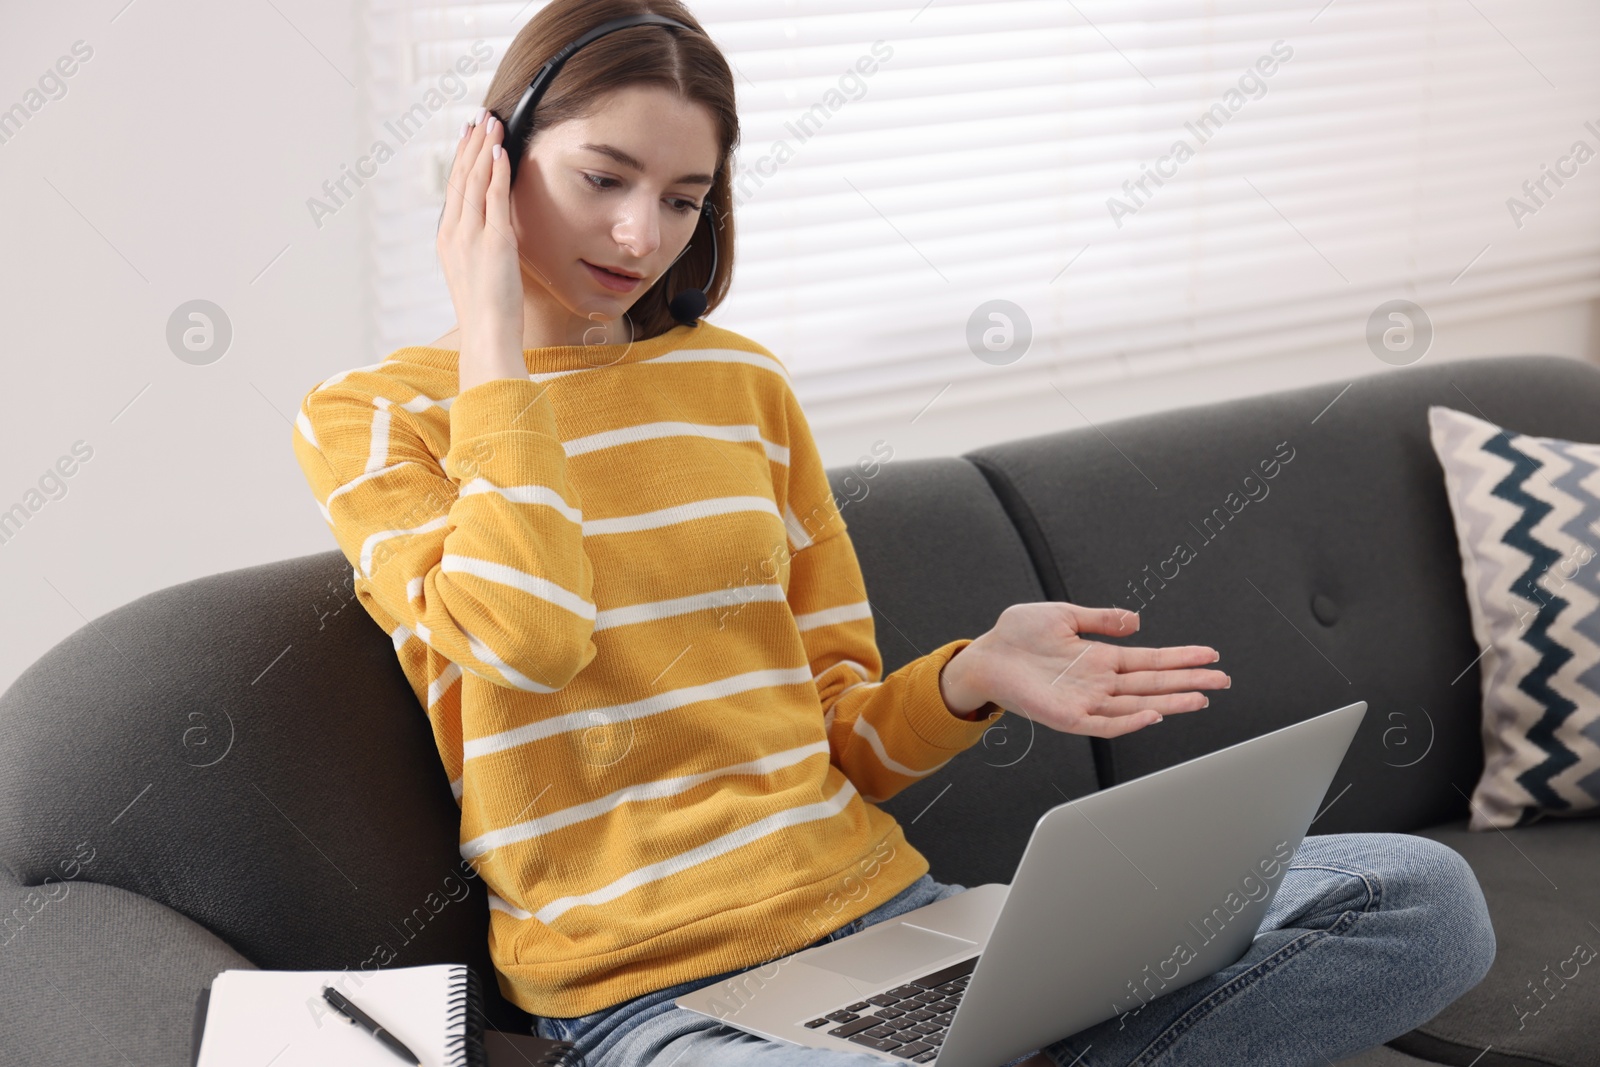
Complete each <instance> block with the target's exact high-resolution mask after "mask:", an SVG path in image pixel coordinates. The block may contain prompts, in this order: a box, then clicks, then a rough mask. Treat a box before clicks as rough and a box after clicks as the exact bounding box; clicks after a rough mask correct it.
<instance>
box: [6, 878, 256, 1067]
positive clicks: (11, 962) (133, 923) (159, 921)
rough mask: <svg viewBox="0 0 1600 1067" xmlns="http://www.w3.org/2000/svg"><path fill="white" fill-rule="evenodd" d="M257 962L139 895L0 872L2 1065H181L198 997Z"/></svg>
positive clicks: (185, 1065)
mask: <svg viewBox="0 0 1600 1067" xmlns="http://www.w3.org/2000/svg"><path fill="white" fill-rule="evenodd" d="M254 966H255V965H254V964H253V963H251V962H250V961H249V960H247V959H245V958H244V957H243V956H241V955H239V954H238V953H237V952H235V951H234V950H233V949H231V948H229V947H228V945H227V944H226V943H225V942H223V941H222V940H221V939H220V938H218V937H216V936H215V935H214V934H212V933H211V932H210V931H208V930H206V929H205V928H204V927H202V926H199V925H198V924H196V923H194V922H192V921H190V920H189V919H187V918H185V917H184V916H182V915H180V914H178V913H177V912H175V911H173V910H172V909H171V908H168V907H166V906H165V905H162V904H157V903H156V902H154V901H152V900H149V899H147V898H145V897H142V896H140V895H139V894H137V893H130V892H128V891H127V890H125V889H117V888H115V887H113V886H106V885H97V884H95V883H93V882H81V881H72V882H52V883H50V884H49V885H45V886H25V885H19V884H18V883H17V882H16V880H15V879H14V878H12V877H11V876H10V875H9V874H6V873H4V872H3V871H0V1019H5V1020H6V1025H5V1026H4V1027H0V1063H29V1064H40V1065H47V1064H74V1065H82V1067H99V1065H102V1064H104V1065H106V1067H127V1065H128V1064H129V1063H137V1064H140V1065H145V1064H150V1065H157V1064H159V1065H164V1067H188V1064H189V1062H190V1057H191V1051H192V1047H193V1041H194V1010H195V999H196V997H197V996H198V994H199V993H200V991H201V990H202V989H204V988H206V987H208V986H209V985H210V984H211V980H212V979H213V978H215V977H216V975H217V972H218V971H222V970H226V969H228V968H230V967H236V968H253V967H254Z"/></svg>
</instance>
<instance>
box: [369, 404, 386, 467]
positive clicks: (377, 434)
mask: <svg viewBox="0 0 1600 1067" xmlns="http://www.w3.org/2000/svg"><path fill="white" fill-rule="evenodd" d="M372 406H373V407H375V408H377V409H378V410H377V411H376V412H374V413H373V416H372V441H371V442H370V443H369V444H368V445H367V470H368V471H380V470H382V469H383V468H385V467H387V466H388V465H389V419H390V415H389V398H388V397H386V396H375V397H373V398H372Z"/></svg>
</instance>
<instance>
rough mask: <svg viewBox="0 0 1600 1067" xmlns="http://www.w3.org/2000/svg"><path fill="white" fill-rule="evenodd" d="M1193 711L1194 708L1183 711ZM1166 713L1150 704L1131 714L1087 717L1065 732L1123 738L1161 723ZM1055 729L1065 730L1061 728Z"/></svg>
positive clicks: (1083, 735)
mask: <svg viewBox="0 0 1600 1067" xmlns="http://www.w3.org/2000/svg"><path fill="white" fill-rule="evenodd" d="M1181 710H1185V711H1193V710H1194V709H1193V708H1185V709H1181ZM1163 714H1164V713H1163V712H1161V711H1159V710H1157V709H1155V708H1152V707H1150V705H1149V704H1143V705H1140V706H1139V707H1138V708H1136V709H1134V710H1133V711H1131V712H1124V713H1122V714H1120V715H1085V716H1083V717H1082V718H1080V719H1078V720H1077V721H1076V722H1074V723H1073V724H1072V726H1071V727H1070V728H1068V729H1066V730H1065V732H1067V733H1073V734H1077V735H1079V736H1081V737H1121V736H1122V735H1123V734H1131V733H1133V732H1134V731H1135V730H1142V729H1144V728H1145V727H1146V726H1149V725H1151V724H1153V723H1157V722H1160V721H1161V717H1162V715H1163ZM1055 729H1058V730H1061V729H1063V728H1062V727H1060V726H1057V727H1055Z"/></svg>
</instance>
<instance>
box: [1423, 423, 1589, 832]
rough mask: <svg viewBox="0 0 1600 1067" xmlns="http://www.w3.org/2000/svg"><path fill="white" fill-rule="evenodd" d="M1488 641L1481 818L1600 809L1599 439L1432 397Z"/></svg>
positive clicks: (1470, 586)
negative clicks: (1504, 421) (1581, 438)
mask: <svg viewBox="0 0 1600 1067" xmlns="http://www.w3.org/2000/svg"><path fill="white" fill-rule="evenodd" d="M1428 428H1429V433H1430V435H1431V437H1432V440H1433V450H1434V452H1435V453H1437V455H1438V457H1439V462H1440V465H1441V466H1443V467H1444V477H1445V488H1446V491H1447V493H1448V495H1449V497H1450V509H1451V512H1452V514H1453V515H1454V517H1455V528H1456V539H1457V541H1458V542H1459V544H1460V547H1461V573H1462V576H1463V577H1464V578H1465V579H1466V585H1467V603H1468V604H1469V605H1470V606H1471V609H1472V633H1473V636H1474V637H1476V638H1477V640H1478V648H1479V649H1480V650H1482V658H1481V659H1480V660H1479V661H1478V662H1479V668H1480V671H1481V675H1482V678H1483V727H1482V733H1483V752H1484V767H1483V776H1482V777H1481V778H1480V779H1479V780H1478V785H1477V788H1476V789H1474V790H1473V794H1472V818H1471V821H1470V823H1469V824H1468V826H1469V828H1470V829H1473V830H1488V829H1492V828H1496V827H1501V828H1504V827H1512V826H1526V825H1528V824H1529V823H1532V822H1537V821H1538V820H1539V819H1541V818H1543V817H1544V816H1546V815H1554V816H1568V815H1583V814H1592V813H1594V811H1595V809H1597V808H1600V562H1596V555H1597V549H1596V547H1595V545H1597V544H1600V445H1594V444H1580V443H1577V442H1573V441H1560V440H1556V439H1554V438H1549V437H1531V436H1528V435H1526V434H1517V433H1509V432H1507V431H1505V430H1503V429H1501V428H1500V427H1499V426H1496V425H1494V424H1493V423H1491V422H1485V421H1484V420H1483V419H1480V418H1477V417H1475V416H1472V415H1468V414H1466V413H1465V412H1461V411H1454V410H1452V409H1450V408H1446V407H1438V406H1434V407H1430V408H1429V409H1428Z"/></svg>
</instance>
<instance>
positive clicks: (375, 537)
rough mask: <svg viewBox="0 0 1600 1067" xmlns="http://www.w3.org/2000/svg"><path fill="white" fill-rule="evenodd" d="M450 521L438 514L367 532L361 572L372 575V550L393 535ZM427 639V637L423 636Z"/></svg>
mask: <svg viewBox="0 0 1600 1067" xmlns="http://www.w3.org/2000/svg"><path fill="white" fill-rule="evenodd" d="M449 521H450V517H449V516H448V515H440V516H439V517H438V518H436V519H429V520H428V521H427V522H425V523H423V524H422V525H421V526H408V527H404V528H402V529H398V530H379V531H378V532H377V533H374V534H368V535H367V539H366V540H365V541H363V542H361V573H362V574H363V575H365V576H366V577H368V578H371V577H372V550H373V549H374V548H376V547H377V546H378V545H380V544H382V543H383V542H385V541H387V540H389V539H390V538H394V537H411V536H414V535H416V534H425V533H431V532H432V531H434V530H438V529H442V528H443V527H444V525H445V524H446V523H447V522H449ZM423 640H427V638H423Z"/></svg>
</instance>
